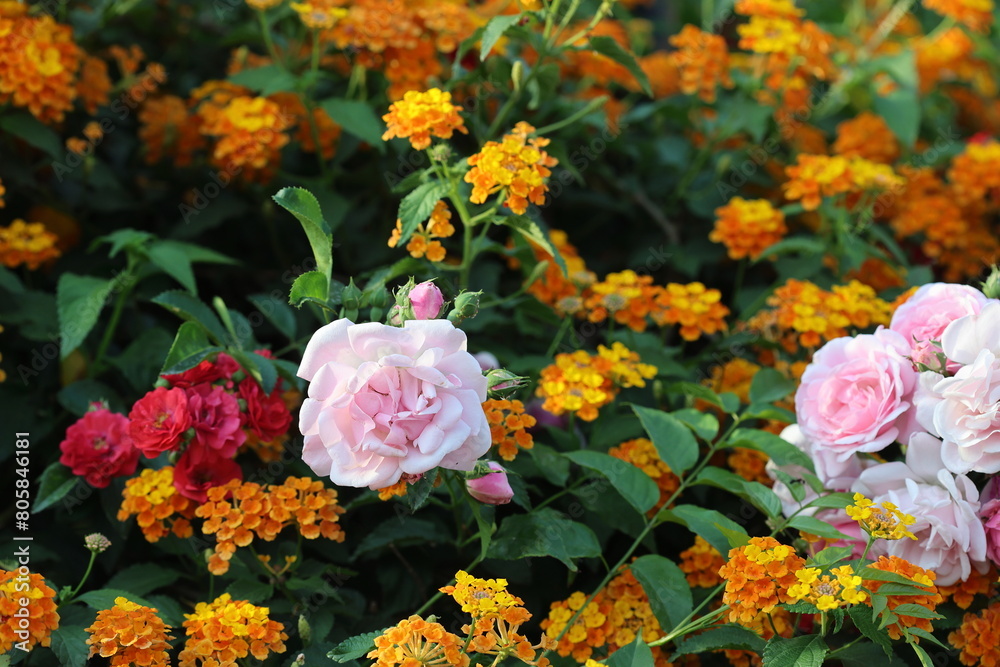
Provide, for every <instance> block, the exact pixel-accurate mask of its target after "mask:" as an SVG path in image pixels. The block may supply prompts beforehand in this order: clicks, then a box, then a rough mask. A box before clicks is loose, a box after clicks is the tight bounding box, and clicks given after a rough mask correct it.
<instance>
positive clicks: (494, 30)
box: [479, 14, 521, 62]
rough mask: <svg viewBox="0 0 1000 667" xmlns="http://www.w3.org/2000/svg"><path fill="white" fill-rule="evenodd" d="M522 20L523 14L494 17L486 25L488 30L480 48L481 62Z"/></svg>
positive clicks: (484, 32) (485, 30)
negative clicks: (504, 35)
mask: <svg viewBox="0 0 1000 667" xmlns="http://www.w3.org/2000/svg"><path fill="white" fill-rule="evenodd" d="M520 20H521V14H509V15H507V16H503V15H501V16H494V17H493V18H491V19H490V22H489V23H487V24H486V28H485V29H484V30H483V41H482V43H481V44H480V47H479V60H480V62H482V61H484V60H486V57H487V56H488V55H490V51H492V50H493V47H494V46H496V43H497V41H498V40H499V39H500V38H501V37H502V36H503V34H504V33H505V32H507V30H508V29H509V28H510V27H512V26H515V25H517V23H518V22H519V21H520Z"/></svg>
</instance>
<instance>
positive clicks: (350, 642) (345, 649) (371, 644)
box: [326, 628, 389, 662]
mask: <svg viewBox="0 0 1000 667" xmlns="http://www.w3.org/2000/svg"><path fill="white" fill-rule="evenodd" d="M388 629H389V628H383V629H381V630H373V631H372V632H366V633H365V634H363V635H355V636H354V637H351V638H349V639H345V640H344V641H342V642H340V643H339V644H337V645H336V646H335V647H334V648H333V650H332V651H330V652H329V653H327V654H326V657H328V658H330V660H333V661H334V662H350V661H351V660H357V659H358V658H360V657H363V656H364V655H365V654H366V653H368V652H369V651H371V650H372V649H374V648H375V638H376V637H378V636H379V635H381V634H383V633H384V632H385V631H386V630H388Z"/></svg>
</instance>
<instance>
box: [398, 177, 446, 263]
mask: <svg viewBox="0 0 1000 667" xmlns="http://www.w3.org/2000/svg"><path fill="white" fill-rule="evenodd" d="M448 188H449V186H448V184H447V183H444V182H442V181H430V182H428V183H422V184H420V185H418V186H417V187H416V188H414V190H413V191H412V192H411V193H410V194H408V195H406V196H405V197H403V200H402V201H401V202H399V214H398V216H397V217H398V218H399V221H400V225H401V227H402V229H401V231H400V236H399V241H398V242H397V244H396V245H397V246H399V247H403V246H405V245H406V242H407V241H409V240H410V237H411V236H413V232H415V231H416V230H417V226H418V225H420V223H422V222H425V221H426V220H427V219H428V218H429V217H430V216H431V212H432V211H433V210H434V206H435V205H436V204H437V203H438V200H440V199H441V198H442V197H444V196H445V195H446V194H448Z"/></svg>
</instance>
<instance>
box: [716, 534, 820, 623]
mask: <svg viewBox="0 0 1000 667" xmlns="http://www.w3.org/2000/svg"><path fill="white" fill-rule="evenodd" d="M805 563H806V562H805V560H804V559H803V558H802V557H801V556H799V555H798V554H796V553H795V550H794V549H792V548H791V547H790V546H787V545H784V544H781V543H780V542H778V541H777V540H776V539H774V538H773V537H751V538H750V543H749V544H747V545H746V546H743V547H739V548H736V549H731V550H730V551H729V560H728V561H727V562H726V564H725V565H724V566H723V567H722V569H720V570H719V575H720V576H721V577H722V578H723V579H725V580H726V591H725V593H724V594H723V596H722V602H723V604H728V605H729V620H730V621H732V622H734V623H744V624H748V623H752V622H753V621H754V619H755V618H757V616H759V615H760V614H768V613H770V612H771V611H772V610H773V609H774V608H775V606H777V605H778V604H779V603H790V602H794V598H792V597H791V596H789V594H788V589H789V587H790V586H792V585H794V584H796V583H798V578H797V577H796V576H795V573H796V572H798V571H799V570H801V569H802V568H804V567H805Z"/></svg>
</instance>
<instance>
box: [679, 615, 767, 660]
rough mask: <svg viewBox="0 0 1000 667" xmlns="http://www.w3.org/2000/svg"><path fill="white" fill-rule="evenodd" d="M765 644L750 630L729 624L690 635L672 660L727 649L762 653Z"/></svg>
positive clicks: (680, 645)
mask: <svg viewBox="0 0 1000 667" xmlns="http://www.w3.org/2000/svg"><path fill="white" fill-rule="evenodd" d="M765 644H766V642H765V641H764V640H763V639H761V638H760V636H759V635H757V633H755V632H753V631H752V630H748V629H747V628H744V627H743V626H742V625H735V624H732V623H729V624H727V625H723V626H722V627H719V628H712V629H710V630H706V631H705V632H702V633H701V634H697V635H688V636H687V637H685V638H684V639H683V640H682V641H681V642H680V643H678V644H677V648H676V650H675V652H674V655H673V656H671V658H670V659H671V660H675V659H676V658H677V657H678V656H682V655H688V654H691V653H695V654H699V653H706V652H708V651H717V650H719V649H726V648H731V649H739V650H742V651H753V652H755V653H761V652H762V651H763V650H764V645H765Z"/></svg>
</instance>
